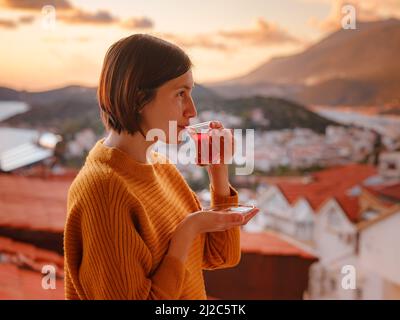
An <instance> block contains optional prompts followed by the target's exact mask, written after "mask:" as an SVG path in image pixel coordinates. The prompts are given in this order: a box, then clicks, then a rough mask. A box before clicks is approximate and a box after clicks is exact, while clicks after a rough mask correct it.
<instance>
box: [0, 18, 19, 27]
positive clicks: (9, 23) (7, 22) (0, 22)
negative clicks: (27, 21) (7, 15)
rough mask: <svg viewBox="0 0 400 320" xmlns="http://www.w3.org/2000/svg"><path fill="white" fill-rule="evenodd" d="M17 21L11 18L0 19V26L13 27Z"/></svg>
mask: <svg viewBox="0 0 400 320" xmlns="http://www.w3.org/2000/svg"><path fill="white" fill-rule="evenodd" d="M16 27H17V23H16V22H15V21H13V20H7V19H0V28H6V29H15V28H16Z"/></svg>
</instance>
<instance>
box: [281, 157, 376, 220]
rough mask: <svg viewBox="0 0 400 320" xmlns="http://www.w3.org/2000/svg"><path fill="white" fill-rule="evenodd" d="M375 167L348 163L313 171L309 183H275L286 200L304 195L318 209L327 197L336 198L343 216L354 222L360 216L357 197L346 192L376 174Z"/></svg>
mask: <svg viewBox="0 0 400 320" xmlns="http://www.w3.org/2000/svg"><path fill="white" fill-rule="evenodd" d="M376 174H377V170H376V168H375V167H374V166H371V165H363V164H350V165H346V166H338V167H333V168H329V169H326V170H322V171H319V172H316V173H313V174H312V177H313V178H314V180H313V181H312V182H310V183H305V184H304V183H288V182H282V183H279V182H278V183H277V184H276V186H277V187H278V188H279V189H280V191H281V192H282V194H283V195H284V196H285V198H286V199H287V200H288V202H289V203H291V204H294V203H295V202H296V201H297V200H298V199H300V198H305V199H306V200H307V201H308V202H309V203H310V205H311V207H312V208H313V209H314V210H315V211H317V210H318V209H319V208H320V206H321V205H322V204H323V203H325V202H326V201H327V200H329V199H332V198H334V199H336V201H337V202H338V203H339V205H340V206H341V207H342V209H343V210H344V212H345V213H346V215H347V216H348V217H349V219H350V220H351V221H353V222H356V221H357V220H358V219H359V204H358V197H357V196H351V195H348V194H347V192H348V191H349V190H350V189H351V188H352V187H354V186H357V185H361V184H362V182H363V181H364V180H365V179H367V178H368V177H370V176H373V175H376Z"/></svg>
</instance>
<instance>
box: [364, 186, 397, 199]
mask: <svg viewBox="0 0 400 320" xmlns="http://www.w3.org/2000/svg"><path fill="white" fill-rule="evenodd" d="M365 189H367V190H368V191H370V192H371V193H372V194H374V195H376V196H384V197H388V198H391V199H393V200H395V201H400V183H398V182H397V183H394V184H390V185H387V184H384V185H375V186H367V187H365Z"/></svg>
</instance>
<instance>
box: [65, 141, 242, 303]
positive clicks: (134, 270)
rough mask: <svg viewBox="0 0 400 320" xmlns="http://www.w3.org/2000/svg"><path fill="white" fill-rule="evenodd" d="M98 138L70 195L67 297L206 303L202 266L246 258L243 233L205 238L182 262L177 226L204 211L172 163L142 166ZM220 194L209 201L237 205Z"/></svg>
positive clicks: (156, 156)
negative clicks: (173, 247)
mask: <svg viewBox="0 0 400 320" xmlns="http://www.w3.org/2000/svg"><path fill="white" fill-rule="evenodd" d="M103 142H104V138H103V139H101V140H99V141H97V143H96V145H95V146H94V147H93V149H92V150H91V151H90V152H89V155H88V156H87V158H86V162H85V164H84V166H83V167H82V169H81V170H80V172H79V174H78V175H77V177H76V178H75V180H74V181H73V183H72V185H71V187H70V189H69V192H68V203H67V211H68V215H67V221H66V225H65V231H64V252H65V295H66V299H141V300H147V299H206V298H207V297H206V292H205V287H204V278H203V271H202V270H203V269H208V270H212V269H220V268H227V267H233V266H235V265H237V264H238V263H239V261H240V229H239V227H235V228H233V229H230V230H228V231H224V232H212V233H203V234H200V235H199V236H197V237H196V238H195V240H194V241H193V245H192V247H191V249H190V252H189V255H188V258H187V260H186V262H185V263H184V264H183V263H182V262H181V261H180V260H178V259H177V258H174V257H171V256H168V255H166V253H167V250H168V246H169V241H170V239H171V237H172V234H173V232H174V230H175V228H176V226H177V225H178V223H179V222H180V221H181V220H182V219H183V218H184V217H185V216H186V215H188V214H189V213H191V212H194V211H197V210H199V209H200V208H201V206H200V203H199V201H198V199H197V197H196V194H195V193H194V192H193V191H192V190H191V189H190V187H189V186H188V184H187V183H186V181H185V180H184V178H183V177H182V175H181V174H180V173H179V171H178V170H177V169H176V167H175V165H173V164H171V163H167V164H162V163H156V161H157V159H160V158H161V159H165V158H163V156H162V155H161V154H159V153H156V152H154V153H153V154H152V159H153V162H152V164H144V163H139V162H136V161H135V160H133V159H132V158H131V157H130V156H128V155H127V154H126V153H124V152H123V151H121V150H119V149H117V148H110V147H107V146H105V145H104V144H103ZM230 189H231V195H230V196H226V197H221V196H218V195H217V194H215V193H214V190H213V189H212V187H211V185H210V192H211V202H212V203H211V204H212V205H214V204H223V203H232V204H234V203H237V202H238V194H237V192H236V190H235V189H233V188H232V187H230Z"/></svg>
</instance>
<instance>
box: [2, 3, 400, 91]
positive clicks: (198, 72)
mask: <svg viewBox="0 0 400 320" xmlns="http://www.w3.org/2000/svg"><path fill="white" fill-rule="evenodd" d="M350 2H351V3H352V4H354V5H355V6H356V9H357V18H358V19H363V20H376V19H382V18H387V17H391V16H396V17H400V0H386V1H379V0H362V1H361V0H359V1H350ZM344 3H348V1H347V2H345V1H342V0H280V1H272V0H231V1H226V0H203V1H192V0H186V1H182V0H168V1H167V0H146V1H143V0H142V1H133V0H113V1H109V0H36V1H30V0H0V41H1V50H0V85H1V86H8V87H11V88H15V89H19V90H21V89H25V90H44V89H50V88H55V87H60V86H64V85H69V84H81V85H89V86H95V85H96V84H97V79H98V76H99V72H100V68H101V64H102V61H103V57H104V54H105V52H106V50H107V48H108V47H109V46H110V45H111V44H112V43H113V42H115V41H117V40H118V39H120V38H122V37H125V36H128V35H131V34H133V33H149V34H152V35H155V36H158V37H161V38H163V39H165V40H168V41H171V42H173V43H176V44H178V45H179V46H181V47H182V48H183V49H184V50H185V51H186V52H187V53H188V54H189V56H190V57H191V58H192V60H193V62H194V64H195V68H194V70H193V74H194V78H195V81H196V82H199V83H206V82H210V81H217V80H223V79H229V78H232V77H235V76H239V75H242V74H245V73H246V72H248V71H250V70H252V69H253V68H255V67H257V66H258V65H260V64H261V63H263V62H265V61H267V60H268V59H269V58H271V57H273V56H279V55H287V54H291V53H295V52H298V51H301V50H303V49H304V48H305V47H307V46H309V45H310V44H312V43H314V42H315V41H317V40H318V39H320V38H321V37H323V36H325V35H326V34H328V33H329V32H331V31H332V30H335V29H337V28H338V26H339V25H340V19H341V17H342V14H341V11H340V9H341V7H342V4H344ZM45 5H53V6H54V7H55V9H56V12H55V17H56V20H55V23H54V24H52V22H51V20H48V19H49V17H51V12H50V11H47V12H48V13H47V15H45V14H44V13H42V8H43V6H45ZM49 12H50V13H49Z"/></svg>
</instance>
